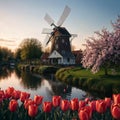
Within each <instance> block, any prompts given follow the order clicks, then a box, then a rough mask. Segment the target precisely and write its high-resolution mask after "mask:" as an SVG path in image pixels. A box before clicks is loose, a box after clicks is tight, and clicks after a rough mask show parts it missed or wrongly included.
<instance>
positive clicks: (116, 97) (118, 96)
mask: <svg viewBox="0 0 120 120" xmlns="http://www.w3.org/2000/svg"><path fill="white" fill-rule="evenodd" d="M113 102H114V103H115V104H118V103H120V94H113Z"/></svg>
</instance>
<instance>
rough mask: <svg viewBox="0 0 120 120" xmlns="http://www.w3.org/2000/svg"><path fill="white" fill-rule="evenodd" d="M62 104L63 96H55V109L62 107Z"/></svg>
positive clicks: (53, 99)
mask: <svg viewBox="0 0 120 120" xmlns="http://www.w3.org/2000/svg"><path fill="white" fill-rule="evenodd" d="M60 102H61V96H53V97H52V104H53V106H54V107H58V106H60Z"/></svg>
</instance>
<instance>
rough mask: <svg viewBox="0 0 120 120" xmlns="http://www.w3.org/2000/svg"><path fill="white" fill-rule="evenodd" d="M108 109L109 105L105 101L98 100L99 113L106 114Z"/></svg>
mask: <svg viewBox="0 0 120 120" xmlns="http://www.w3.org/2000/svg"><path fill="white" fill-rule="evenodd" d="M106 109H107V104H106V102H105V100H97V101H96V111H97V112H99V113H104V112H105V111H106Z"/></svg>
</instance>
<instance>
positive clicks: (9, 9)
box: [0, 0, 120, 49]
mask: <svg viewBox="0 0 120 120" xmlns="http://www.w3.org/2000/svg"><path fill="white" fill-rule="evenodd" d="M66 5H68V6H69V7H70V8H71V13H70V15H69V16H68V18H67V19H66V21H65V22H64V23H63V25H62V26H64V27H66V28H67V29H68V31H69V32H70V33H75V34H78V37H76V38H75V39H74V40H73V41H72V44H73V45H74V46H75V47H76V49H81V48H82V47H83V46H82V44H83V43H85V41H86V39H87V38H88V37H90V36H93V35H94V32H95V31H98V30H101V29H102V28H103V27H106V28H107V29H108V30H111V29H112V27H111V21H113V22H114V21H115V20H116V18H117V16H118V15H120V0H0V39H6V40H11V41H13V40H14V41H15V42H9V43H8V41H6V42H5V41H4V42H3V41H2V40H0V44H1V45H4V46H8V47H9V48H12V49H14V48H16V47H17V46H18V45H19V44H20V43H21V41H22V40H23V39H24V38H31V37H32V38H37V39H39V40H40V41H41V42H42V43H43V41H44V38H45V35H44V34H41V31H42V29H43V28H51V27H50V26H49V24H48V23H47V22H46V21H45V20H44V16H45V14H46V13H48V14H49V15H50V16H51V17H52V18H53V19H54V20H55V23H56V22H57V21H58V19H59V17H60V16H61V14H62V12H63V9H64V7H65V6H66Z"/></svg>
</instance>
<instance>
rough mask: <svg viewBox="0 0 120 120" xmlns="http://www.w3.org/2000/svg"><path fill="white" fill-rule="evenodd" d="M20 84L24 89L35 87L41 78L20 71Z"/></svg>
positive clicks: (39, 84)
mask: <svg viewBox="0 0 120 120" xmlns="http://www.w3.org/2000/svg"><path fill="white" fill-rule="evenodd" d="M21 79H22V80H21V82H20V84H21V85H22V86H23V87H24V88H25V89H26V88H27V89H35V90H37V89H38V87H40V86H41V78H38V77H35V76H33V75H32V74H31V73H27V72H23V71H22V72H21Z"/></svg>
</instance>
